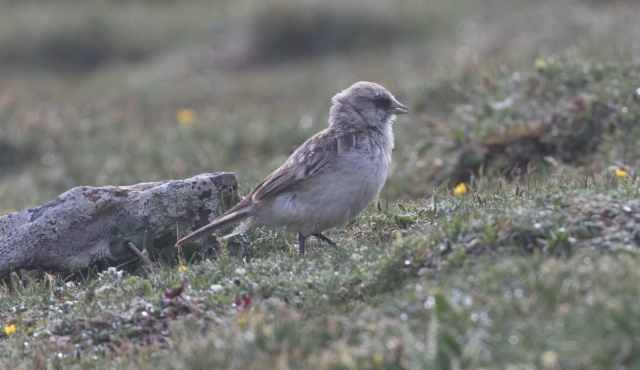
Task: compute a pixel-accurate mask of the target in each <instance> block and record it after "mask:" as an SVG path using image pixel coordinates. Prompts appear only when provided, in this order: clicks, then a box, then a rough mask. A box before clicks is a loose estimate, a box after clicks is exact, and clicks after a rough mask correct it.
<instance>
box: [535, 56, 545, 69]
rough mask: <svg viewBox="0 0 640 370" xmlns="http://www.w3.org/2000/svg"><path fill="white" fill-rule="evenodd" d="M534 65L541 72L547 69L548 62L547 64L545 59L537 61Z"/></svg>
mask: <svg viewBox="0 0 640 370" xmlns="http://www.w3.org/2000/svg"><path fill="white" fill-rule="evenodd" d="M533 64H534V65H535V67H536V69H539V70H544V69H547V62H545V61H544V59H542V58H538V59H536V61H535V62H534V63H533Z"/></svg>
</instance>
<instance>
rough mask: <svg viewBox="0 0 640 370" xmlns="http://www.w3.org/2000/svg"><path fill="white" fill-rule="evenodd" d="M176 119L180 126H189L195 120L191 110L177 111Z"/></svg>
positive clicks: (194, 114)
mask: <svg viewBox="0 0 640 370" xmlns="http://www.w3.org/2000/svg"><path fill="white" fill-rule="evenodd" d="M176 119H177V120H178V123H179V124H181V125H185V126H186V125H190V124H192V123H193V121H195V120H196V111H194V110H193V109H178V113H176Z"/></svg>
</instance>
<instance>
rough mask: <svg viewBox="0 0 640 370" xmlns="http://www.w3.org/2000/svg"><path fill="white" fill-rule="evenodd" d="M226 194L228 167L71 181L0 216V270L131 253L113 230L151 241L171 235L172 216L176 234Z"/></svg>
mask: <svg viewBox="0 0 640 370" xmlns="http://www.w3.org/2000/svg"><path fill="white" fill-rule="evenodd" d="M234 198H235V199H238V193H237V182H236V178H235V175H234V174H233V173H213V174H201V175H198V176H195V177H192V178H190V179H186V180H166V181H159V182H151V183H141V184H137V185H132V186H103V187H88V186H81V187H77V188H73V189H71V190H69V191H67V192H65V193H63V194H61V195H60V196H58V198H56V199H55V200H53V201H51V202H49V203H47V204H45V205H43V206H40V207H36V208H33V209H28V210H22V211H18V212H13V213H9V214H8V215H6V216H3V217H0V276H3V275H5V274H6V273H8V272H10V271H11V270H13V269H18V268H34V267H37V266H42V267H54V268H60V269H65V270H70V271H73V270H77V269H80V268H85V267H87V266H89V264H90V263H91V262H93V261H96V260H99V259H104V258H107V259H110V260H112V261H114V260H115V261H121V260H128V259H131V256H130V255H127V253H125V252H122V251H120V250H118V249H117V248H118V243H119V242H120V244H122V245H125V244H124V243H122V241H119V240H118V236H117V235H116V234H118V233H119V232H121V230H120V229H123V230H125V231H122V232H123V233H125V234H126V232H127V230H131V229H136V228H137V229H139V230H142V231H143V232H144V230H147V231H148V233H147V246H152V245H153V242H154V240H155V239H156V238H159V237H161V236H164V237H166V236H167V235H168V234H172V235H173V236H175V232H176V222H177V223H178V224H179V226H180V234H181V235H186V233H187V232H189V231H192V230H195V229H198V228H200V227H201V226H204V225H206V224H208V223H210V222H211V221H212V220H213V219H215V218H216V217H217V216H218V215H220V214H221V213H222V212H223V211H224V209H226V208H229V207H230V203H231V202H232V201H233V199H234ZM127 228H128V229H127ZM120 237H122V236H120ZM125 237H126V235H125ZM110 244H111V245H110ZM134 244H135V243H134ZM138 244H141V242H140V243H138ZM137 246H138V247H139V248H141V247H142V246H141V245H137ZM114 248H116V249H114Z"/></svg>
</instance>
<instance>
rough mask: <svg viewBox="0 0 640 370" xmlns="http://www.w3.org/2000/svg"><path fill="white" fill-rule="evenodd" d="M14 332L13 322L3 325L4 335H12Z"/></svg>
mask: <svg viewBox="0 0 640 370" xmlns="http://www.w3.org/2000/svg"><path fill="white" fill-rule="evenodd" d="M15 332H16V326H15V325H13V324H11V325H9V326H5V327H4V333H5V334H6V335H12V334H13V333H15Z"/></svg>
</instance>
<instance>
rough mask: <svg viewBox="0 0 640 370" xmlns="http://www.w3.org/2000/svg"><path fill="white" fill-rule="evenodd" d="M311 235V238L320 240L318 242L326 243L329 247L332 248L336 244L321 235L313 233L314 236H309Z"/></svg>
mask: <svg viewBox="0 0 640 370" xmlns="http://www.w3.org/2000/svg"><path fill="white" fill-rule="evenodd" d="M311 235H313V236H315V237H316V238H318V239H320V240H322V241H324V242H326V243H327V244H329V245H330V246H332V247H336V246H337V244H336V243H335V242H334V241H333V240H331V239H329V238H327V237H326V236H324V235H323V234H322V233H315V234H311Z"/></svg>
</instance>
